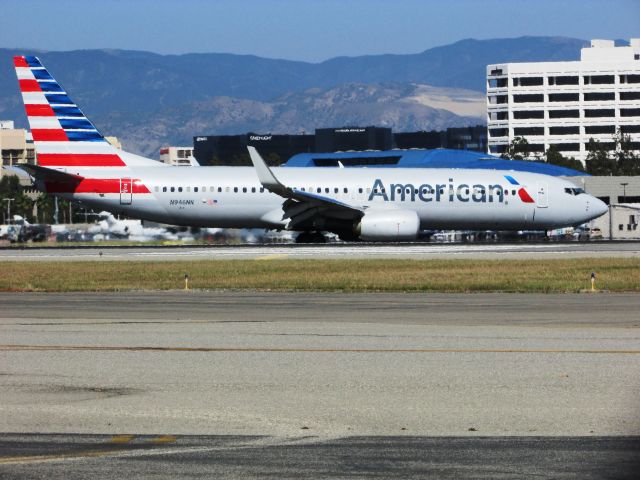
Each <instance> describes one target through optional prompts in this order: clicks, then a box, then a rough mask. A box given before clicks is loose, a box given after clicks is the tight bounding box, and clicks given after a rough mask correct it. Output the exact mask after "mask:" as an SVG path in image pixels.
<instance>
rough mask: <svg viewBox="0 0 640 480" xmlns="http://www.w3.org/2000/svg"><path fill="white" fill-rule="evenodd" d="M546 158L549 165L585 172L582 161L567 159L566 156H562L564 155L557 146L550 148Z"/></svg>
mask: <svg viewBox="0 0 640 480" xmlns="http://www.w3.org/2000/svg"><path fill="white" fill-rule="evenodd" d="M545 156H546V159H547V163H550V164H552V165H558V166H560V167H566V168H572V169H574V170H578V171H580V172H584V166H583V165H582V162H581V161H580V160H576V159H575V158H573V157H569V158H567V157H565V156H564V155H562V153H560V150H558V147H556V146H555V145H550V146H549V148H548V149H547V151H546V152H545Z"/></svg>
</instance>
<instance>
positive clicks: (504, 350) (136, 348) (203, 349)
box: [0, 345, 640, 355]
mask: <svg viewBox="0 0 640 480" xmlns="http://www.w3.org/2000/svg"><path fill="white" fill-rule="evenodd" d="M2 350H5V351H6V350H10V351H11V350H36V351H40V350H42V351H56V350H70V351H75V350H78V351H125V352H239V353H242V352H265V353H269V352H273V353H593V354H596V353H601V354H612V355H613V354H624V355H640V350H597V349H562V348H560V349H553V348H549V349H546V348H301V347H282V348H278V347H142V346H132V347H126V346H96V345H0V351H2Z"/></svg>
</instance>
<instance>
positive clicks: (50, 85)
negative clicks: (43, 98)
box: [38, 82, 64, 92]
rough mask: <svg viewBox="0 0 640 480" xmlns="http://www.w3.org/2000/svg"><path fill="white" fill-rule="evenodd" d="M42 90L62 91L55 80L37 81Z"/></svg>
mask: <svg viewBox="0 0 640 480" xmlns="http://www.w3.org/2000/svg"><path fill="white" fill-rule="evenodd" d="M38 85H40V89H41V90H42V91H43V92H64V90H62V88H61V87H60V85H58V84H57V83H56V82H38Z"/></svg>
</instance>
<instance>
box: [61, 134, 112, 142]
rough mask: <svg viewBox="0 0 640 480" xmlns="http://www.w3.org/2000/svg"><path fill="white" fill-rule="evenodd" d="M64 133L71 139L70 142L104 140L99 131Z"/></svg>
mask: <svg viewBox="0 0 640 480" xmlns="http://www.w3.org/2000/svg"><path fill="white" fill-rule="evenodd" d="M64 133H66V134H67V138H68V139H69V141H70V142H101V141H103V140H104V139H103V138H102V135H100V134H99V133H98V132H97V131H93V132H68V131H65V132H64Z"/></svg>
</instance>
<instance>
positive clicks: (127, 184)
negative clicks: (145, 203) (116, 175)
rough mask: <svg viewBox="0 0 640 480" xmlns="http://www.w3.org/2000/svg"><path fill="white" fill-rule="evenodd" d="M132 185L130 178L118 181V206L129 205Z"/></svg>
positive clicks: (131, 197)
mask: <svg viewBox="0 0 640 480" xmlns="http://www.w3.org/2000/svg"><path fill="white" fill-rule="evenodd" d="M132 187H133V185H132V182H131V179H130V178H121V179H120V205H131V200H132V199H133V188H132Z"/></svg>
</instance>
